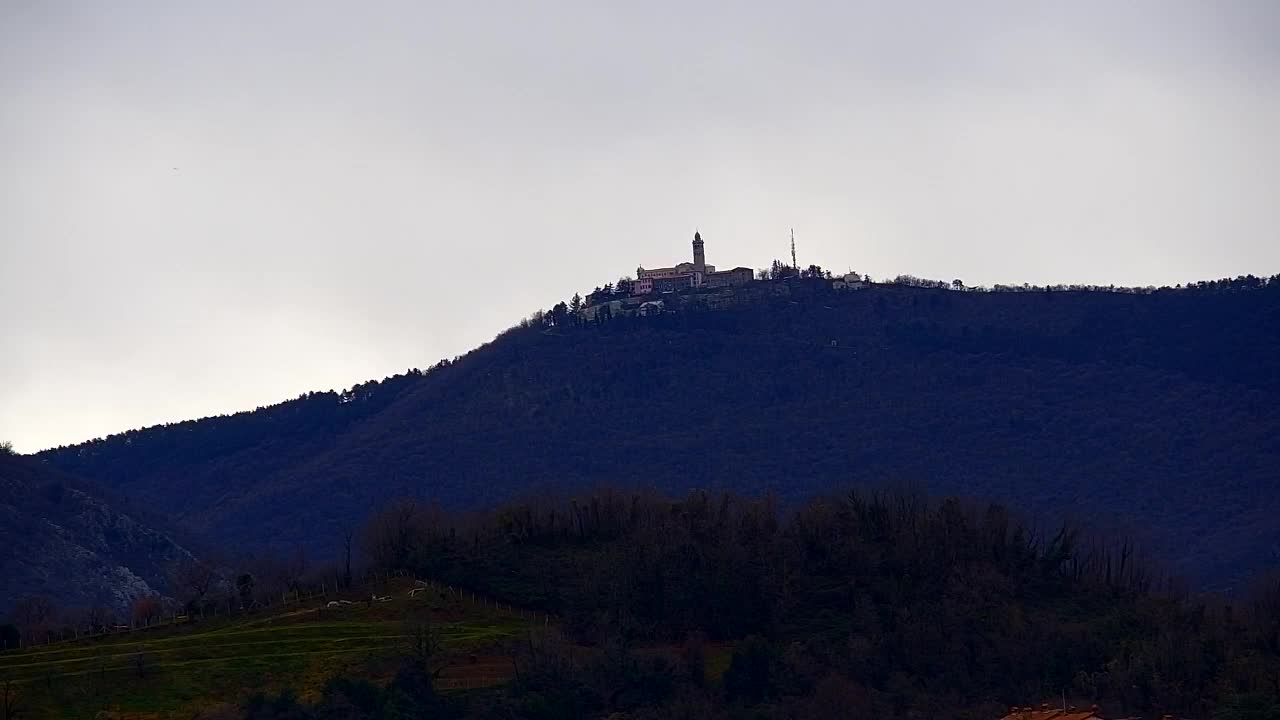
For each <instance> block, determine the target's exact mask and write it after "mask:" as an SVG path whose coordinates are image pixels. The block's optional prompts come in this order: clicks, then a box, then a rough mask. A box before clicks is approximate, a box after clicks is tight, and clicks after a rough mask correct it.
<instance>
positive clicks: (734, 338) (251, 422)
mask: <svg viewBox="0 0 1280 720" xmlns="http://www.w3.org/2000/svg"><path fill="white" fill-rule="evenodd" d="M773 289H776V290H777V292H771V293H770V294H769V297H767V298H764V299H759V300H756V301H753V302H750V303H745V304H739V305H735V306H732V307H726V308H721V309H717V310H703V309H698V308H695V307H693V306H692V305H684V304H681V303H676V302H672V303H669V308H668V310H670V312H667V313H665V314H663V315H661V316H658V317H652V318H615V319H613V320H610V321H608V322H604V323H590V324H583V323H577V322H573V321H571V320H570V319H566V318H564V317H563V316H561V317H559V318H558V320H559V322H558V324H557V325H555V326H551V327H547V326H544V325H542V324H536V325H533V326H529V327H522V328H517V329H513V330H512V331H510V332H508V333H505V334H504V335H502V336H500V337H499V338H498V339H497V340H495V341H494V342H492V343H490V344H488V345H486V346H484V347H482V348H479V349H477V350H476V351H474V352H472V353H470V354H468V355H467V356H465V357H462V358H460V359H458V360H457V361H455V362H452V363H444V364H442V365H441V366H438V367H436V368H433V369H432V370H430V371H428V372H425V373H417V372H411V373H409V374H408V375H403V376H397V377H395V378H391V379H388V380H387V381H384V382H382V383H369V384H366V385H363V386H358V387H356V388H353V389H352V390H351V391H348V392H346V393H322V394H317V395H313V396H308V397H305V398H300V399H298V400H295V401H291V402H288V403H284V404H282V405H278V406H274V407H271V408H264V409H260V410H258V411H255V412H250V413H243V414H240V415H236V416H232V417H222V418H211V419H208V420H202V421H197V422H190V423H180V424H175V425H170V426H164V427H157V428H150V429H146V430H139V431H132V432H128V433H123V434H120V435H116V436H112V437H110V438H107V439H104V440H97V441H93V442H89V443H85V444H83V445H78V446H74V447H67V448H59V449H56V450H52V451H48V452H45V453H42V454H41V455H40V457H41V459H43V460H44V461H45V462H47V463H49V464H51V465H54V466H56V467H59V468H62V469H64V470H67V471H70V472H73V473H76V474H81V475H83V476H85V477H88V478H92V479H94V480H97V481H99V482H101V483H103V484H105V485H108V486H110V487H112V488H113V489H114V490H115V491H116V492H120V493H124V494H127V495H128V496H130V497H134V498H146V502H147V504H148V506H150V507H154V508H156V509H158V510H160V511H164V512H167V513H170V514H171V515H173V516H174V517H175V518H176V519H177V520H178V521H180V522H182V523H184V524H185V525H186V526H188V527H190V528H191V529H193V530H194V531H196V532H199V533H201V534H203V535H205V536H206V537H208V538H211V539H215V540H216V542H217V543H218V544H219V545H221V546H223V547H231V548H235V547H240V548H259V547H262V546H268V545H275V546H277V547H290V546H293V545H303V546H305V547H307V548H309V549H310V550H311V551H312V552H313V553H315V554H318V555H321V556H327V555H335V554H336V553H337V552H338V549H339V545H340V538H341V536H342V534H343V532H344V530H346V529H349V528H351V527H353V526H354V525H355V524H357V523H358V522H359V521H360V519H361V518H363V517H365V516H366V515H367V514H368V512H369V511H370V510H371V509H372V508H373V507H375V506H376V505H379V504H381V503H382V502H383V501H385V499H386V498H388V497H392V496H401V495H405V496H418V497H421V498H424V499H427V500H429V501H433V502H436V503H439V504H440V505H441V506H443V507H445V508H452V509H468V508H485V507H492V506H494V505H495V504H497V503H499V502H501V501H503V500H506V499H509V498H511V497H513V496H522V495H530V494H533V493H545V492H554V493H570V492H573V491H575V490H577V489H581V488H583V487H589V486H594V485H598V484H610V485H615V486H647V487H655V488H658V489H660V490H665V491H672V492H684V491H686V490H688V489H690V488H708V489H716V488H725V489H736V490H741V491H744V492H749V493H752V494H758V493H761V492H772V493H775V494H776V495H777V496H778V497H779V498H780V500H781V501H782V502H784V503H788V502H791V501H797V500H800V499H802V498H805V497H808V496H811V495H813V494H818V493H822V492H825V491H829V490H831V489H833V488H841V489H843V488H848V487H850V486H851V485H881V484H884V483H902V482H906V483H913V484H918V485H919V486H921V487H922V488H923V489H925V490H926V491H928V492H930V493H935V494H955V495H962V496H976V497H983V498H993V499H1000V500H1002V501H1004V502H1006V503H1008V504H1010V505H1012V506H1014V507H1016V508H1017V509H1018V511H1019V512H1020V513H1022V514H1024V515H1026V516H1027V517H1030V518H1032V519H1037V520H1040V521H1043V522H1045V523H1046V524H1052V523H1055V522H1057V521H1059V520H1060V519H1062V518H1063V517H1068V516H1069V517H1074V518H1077V519H1080V520H1082V521H1084V522H1085V523H1086V524H1090V525H1093V526H1095V527H1098V528H1100V529H1104V530H1105V531H1107V532H1111V533H1114V534H1115V535H1116V536H1117V537H1119V536H1121V535H1125V536H1134V537H1136V538H1137V539H1138V541H1139V542H1140V543H1141V544H1142V545H1143V546H1144V547H1146V548H1148V549H1149V550H1150V551H1151V552H1152V553H1153V554H1155V555H1157V556H1158V557H1159V558H1160V559H1162V560H1163V561H1164V562H1165V563H1166V565H1167V566H1169V567H1170V569H1172V570H1173V571H1175V572H1177V573H1180V574H1184V575H1186V576H1188V577H1190V578H1192V579H1194V580H1195V581H1197V582H1199V583H1201V584H1202V585H1204V586H1211V587H1229V586H1233V585H1235V584H1238V583H1239V581H1240V580H1241V579H1242V578H1244V577H1245V576H1247V575H1249V574H1251V573H1253V572H1254V571H1256V570H1259V569H1261V568H1265V567H1268V566H1270V565H1274V564H1275V563H1276V562H1277V558H1278V557H1280V524H1278V523H1276V522H1275V517H1277V516H1280V493H1278V492H1276V486H1277V480H1278V479H1280V478H1278V473H1280V470H1278V468H1280V447H1278V445H1280V444H1277V443H1276V442H1275V438H1276V437H1278V436H1280V432H1278V431H1280V402H1277V401H1278V400H1280V283H1276V282H1272V283H1270V284H1267V285H1265V286H1257V285H1249V286H1247V287H1241V288H1232V287H1229V286H1228V287H1224V288H1222V289H1214V290H1176V291H1175V290H1170V291H1160V292H1156V293H1152V294H1122V293H1108V292H1022V293H979V292H955V291H948V290H941V289H924V288H917V287H904V286H896V285H876V286H872V287H871V288H869V289H867V290H862V291H856V292H844V293H840V292H836V291H832V290H830V289H829V287H828V286H827V285H826V284H825V283H822V282H820V281H806V280H800V279H795V280H791V281H787V282H778V283H776V284H775V286H774V288H773Z"/></svg>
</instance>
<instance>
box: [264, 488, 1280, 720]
mask: <svg viewBox="0 0 1280 720" xmlns="http://www.w3.org/2000/svg"><path fill="white" fill-rule="evenodd" d="M362 546H363V547H364V548H365V550H366V551H367V553H368V556H369V558H370V560H371V561H372V562H373V563H374V564H375V566H377V567H382V568H385V569H402V570H409V571H412V572H414V573H416V574H418V575H420V576H424V577H430V578H433V579H435V580H438V581H440V582H444V583H448V584H451V585H454V586H461V587H465V588H470V589H471V590H472V591H475V592H479V593H480V594H481V595H482V596H489V597H493V598H496V599H498V600H499V601H500V602H505V603H511V604H513V605H517V606H522V607H526V608H530V609H537V610H540V611H545V612H547V613H550V614H551V615H552V616H554V617H558V618H559V619H560V621H559V623H557V624H558V625H559V628H560V630H561V633H560V634H557V633H556V632H551V631H545V630H543V631H539V632H537V633H532V632H531V633H530V634H529V635H528V636H527V637H522V638H520V639H518V640H515V641H513V642H512V643H511V644H510V645H509V646H508V651H509V652H510V654H511V657H512V658H513V664H514V667H515V673H514V675H513V677H512V679H511V681H510V683H509V684H508V685H507V686H505V687H504V688H502V689H500V690H496V691H493V692H490V693H487V694H483V695H482V696H480V697H475V696H461V697H452V699H450V700H448V701H447V702H446V701H444V700H437V699H435V695H434V693H433V692H432V691H431V678H430V673H429V672H428V673H425V674H424V673H423V672H422V668H423V667H426V666H428V665H429V664H430V659H429V658H426V657H422V658H419V659H418V660H417V661H413V662H409V663H408V664H406V665H405V666H404V668H403V669H402V670H401V673H400V674H398V675H396V676H395V678H394V679H393V680H392V681H391V682H390V683H389V684H385V685H384V686H374V685H370V684H368V683H362V682H360V681H358V680H352V679H339V680H335V681H333V682H332V683H330V685H328V686H327V687H326V688H325V690H324V692H323V693H322V695H321V697H319V698H318V699H314V700H313V701H312V702H311V703H310V704H308V703H301V704H295V703H294V702H293V701H292V700H291V699H290V698H289V697H287V696H286V697H283V698H280V697H275V698H256V699H253V700H252V701H250V702H249V704H248V705H246V706H245V709H244V713H245V714H244V717H250V718H273V717H297V718H303V717H318V718H330V717H332V718H338V717H341V718H348V717H351V718H355V717H387V718H391V717H493V718H578V717H581V718H591V717H600V718H603V717H613V718H667V717H686V718H716V717H726V718H727V717H752V718H879V717H902V718H933V717H949V718H974V719H975V720H976V719H984V720H989V719H991V718H996V717H1000V716H1002V715H1003V714H1004V713H1005V712H1006V711H1007V708H1008V707H1009V706H1010V705H1011V704H1029V703H1033V702H1034V703H1037V704H1038V703H1039V702H1040V701H1041V700H1043V699H1054V700H1055V701H1057V700H1058V699H1060V698H1065V700H1066V702H1069V703H1072V704H1077V705H1080V706H1083V707H1088V706H1089V705H1091V704H1098V705H1100V706H1101V708H1102V710H1103V712H1104V713H1106V714H1107V715H1106V716H1108V717H1124V716H1131V715H1136V716H1143V717H1157V716H1159V715H1161V714H1164V713H1173V714H1176V715H1178V716H1182V717H1209V716H1211V715H1212V716H1215V717H1221V718H1233V717H1259V718H1261V717H1266V718H1273V717H1275V713H1276V712H1280V705H1278V704H1277V700H1276V699H1277V698H1280V583H1277V582H1274V581H1273V582H1272V583H1270V584H1269V585H1268V584H1262V585H1260V586H1259V587H1258V588H1257V589H1256V591H1255V593H1254V594H1253V595H1251V596H1250V597H1249V599H1247V600H1237V601H1234V602H1232V603H1230V604H1228V603H1225V602H1221V601H1218V600H1214V599H1208V598H1198V597H1195V596H1192V595H1188V594H1185V593H1183V592H1181V591H1180V590H1179V589H1178V588H1177V586H1176V584H1175V583H1172V582H1170V581H1168V580H1167V579H1162V578H1160V577H1158V576H1157V575H1155V574H1154V573H1153V572H1152V571H1151V570H1149V569H1148V568H1146V567H1144V566H1143V565H1142V564H1140V563H1138V562H1136V561H1135V560H1134V557H1133V554H1132V551H1131V549H1130V548H1129V547H1128V546H1127V545H1126V544H1124V543H1122V542H1112V541H1109V540H1108V539H1106V538H1093V539H1086V538H1084V537H1082V535H1081V534H1080V533H1079V531H1077V530H1075V529H1073V528H1072V527H1070V526H1060V527H1057V528H1049V529H1046V530H1037V529H1033V528H1031V527H1028V526H1025V525H1023V524H1021V523H1019V522H1018V521H1017V520H1015V519H1014V518H1012V517H1011V516H1010V514H1009V513H1008V512H1007V511H1006V510H1004V509H1003V508H1001V507H1000V506H997V505H988V506H968V505H966V504H964V503H962V502H959V501H956V500H945V501H942V502H935V503H930V502H927V501H926V500H924V499H923V498H921V497H920V496H918V495H915V494H912V493H908V492H886V493H875V494H863V493H851V494H849V495H844V496H836V497H829V498H824V499H820V500H816V501H814V502H812V503H809V504H807V505H805V506H804V507H802V508H799V509H798V510H796V511H795V512H794V513H788V514H783V513H781V512H780V511H779V510H778V507H777V505H776V503H774V502H773V501H771V500H769V499H743V498H739V497H734V496H730V495H714V496H713V495H708V494H706V493H701V492H697V493H693V494H691V495H690V496H688V497H687V498H685V499H683V500H679V501H670V500H666V499H663V498H660V497H657V496H652V495H644V494H629V493H615V492H602V493H599V494H596V495H594V496H592V497H590V498H588V499H584V500H581V501H575V502H569V503H566V504H554V503H535V504H516V505H510V506H507V507H505V508H503V509H502V510H500V511H497V512H495V513H491V514H487V515H484V516H481V517H473V518H469V519H466V520H463V519H458V518H448V517H444V516H442V515H440V514H438V513H436V512H433V511H430V510H429V509H427V508H425V507H423V506H421V505H419V504H415V503H413V502H408V501H406V502H400V503H396V504H394V505H392V506H391V507H389V508H386V509H385V510H383V511H382V512H380V513H378V514H377V515H376V516H375V517H374V518H373V520H372V521H371V522H370V523H369V524H368V526H367V527H366V528H365V529H364V531H363V534H362ZM726 643H727V644H728V645H729V646H730V647H732V651H731V654H730V656H729V659H728V662H727V667H726V666H722V667H720V668H718V669H713V668H710V667H709V666H708V665H709V664H708V661H707V655H706V648H707V647H716V646H721V645H723V644H726ZM653 648H669V649H670V651H669V652H667V653H665V654H664V653H656V654H655V653H654V652H646V649H653ZM1250 708H1252V709H1250ZM1249 713H1254V714H1249ZM1257 713H1261V714H1257ZM1267 713H1271V714H1267Z"/></svg>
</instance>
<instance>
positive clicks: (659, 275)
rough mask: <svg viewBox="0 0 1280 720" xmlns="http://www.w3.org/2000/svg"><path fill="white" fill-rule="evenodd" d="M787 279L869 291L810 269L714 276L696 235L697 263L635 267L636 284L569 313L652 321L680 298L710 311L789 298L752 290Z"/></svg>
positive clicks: (853, 279) (591, 298)
mask: <svg viewBox="0 0 1280 720" xmlns="http://www.w3.org/2000/svg"><path fill="white" fill-rule="evenodd" d="M787 277H809V278H815V279H819V278H820V279H823V280H826V281H828V282H830V283H831V285H832V287H833V288H834V289H837V290H858V289H861V288H863V287H865V286H866V284H865V282H864V281H863V279H862V277H861V276H859V275H858V274H857V273H849V274H847V275H844V276H841V277H832V275H831V273H830V272H825V273H824V272H823V271H822V269H821V268H819V267H817V266H816V265H815V266H810V267H809V268H807V269H805V270H796V268H794V267H791V266H788V265H784V264H782V263H779V262H777V261H775V262H774V264H773V267H772V269H769V270H761V271H759V273H756V272H755V271H753V270H752V269H751V268H749V267H743V266H738V267H735V268H733V269H731V270H716V266H715V265H709V264H707V256H706V242H705V241H704V240H703V239H702V233H701V232H694V234H693V261H692V262H681V263H677V264H676V265H674V266H672V267H662V268H649V269H646V268H645V267H643V266H641V267H637V268H636V276H635V278H634V279H632V278H629V277H624V278H622V279H621V280H619V281H618V282H617V283H616V284H607V285H605V286H604V287H603V288H596V289H595V290H594V291H593V292H591V293H590V294H588V295H587V297H586V298H585V300H583V299H579V298H575V303H574V304H575V305H576V307H571V308H570V309H571V310H572V311H573V312H576V313H577V314H578V315H579V316H580V317H582V318H583V319H584V320H588V321H591V320H597V319H600V318H602V317H618V316H626V315H641V316H647V315H653V314H658V313H662V312H664V311H665V310H666V309H667V305H668V304H670V303H671V302H672V301H673V300H674V299H675V297H676V296H679V298H680V300H681V301H682V302H688V303H692V304H696V305H703V306H707V307H713V308H714V307H719V306H723V305H726V304H732V303H735V302H738V301H741V300H743V299H745V298H747V297H752V296H755V295H757V294H761V293H763V294H769V293H773V292H785V291H786V290H785V287H778V286H775V287H774V288H772V289H769V290H764V289H763V288H759V289H757V288H753V287H752V286H753V285H760V284H763V282H762V281H766V280H781V279H785V278H787Z"/></svg>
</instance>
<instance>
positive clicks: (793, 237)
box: [791, 228, 800, 272]
mask: <svg viewBox="0 0 1280 720" xmlns="http://www.w3.org/2000/svg"><path fill="white" fill-rule="evenodd" d="M791 267H793V268H795V269H796V272H799V271H800V263H798V262H796V229H795V228H791Z"/></svg>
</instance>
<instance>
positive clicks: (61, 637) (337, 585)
mask: <svg viewBox="0 0 1280 720" xmlns="http://www.w3.org/2000/svg"><path fill="white" fill-rule="evenodd" d="M407 577H411V573H408V572H405V571H402V570H372V571H370V572H368V573H367V574H365V575H364V576H363V577H362V578H361V580H360V581H359V582H354V581H353V582H351V583H344V582H341V581H338V580H334V581H327V580H322V581H320V582H319V583H309V584H307V585H305V586H304V585H298V586H296V587H295V588H294V589H292V590H285V591H282V592H281V593H280V595H279V597H276V596H275V595H274V594H272V595H268V596H264V597H261V598H253V599H252V600H246V599H245V598H241V597H237V596H232V595H229V596H226V597H223V598H219V599H217V600H214V601H210V602H208V603H203V604H202V605H200V606H199V607H198V608H197V609H195V611H193V612H178V611H170V612H169V613H167V614H158V615H154V616H151V617H149V618H137V619H134V620H133V621H132V622H130V623H128V624H124V623H113V624H99V625H95V626H92V627H81V626H67V627H63V628H59V629H50V630H47V631H45V632H44V637H43V640H44V642H40V639H41V638H40V637H39V636H38V635H37V636H36V638H35V639H34V640H32V639H27V638H26V637H24V636H22V635H20V636H19V639H18V643H17V644H16V645H14V644H8V643H7V642H6V641H4V640H2V639H0V653H3V652H14V651H19V650H24V649H29V648H34V647H51V646H56V645H65V644H69V643H74V642H77V641H79V640H85V639H92V638H101V637H107V636H112V635H128V634H131V633H139V632H155V631H159V630H163V629H166V628H174V627H177V626H182V625H190V624H195V623H201V622H205V621H207V620H214V619H218V618H227V619H231V618H235V617H244V618H249V617H255V616H260V615H266V614H269V613H270V612H271V611H272V610H281V609H287V608H289V607H291V606H293V607H302V606H306V605H310V604H312V603H314V602H316V601H319V602H320V604H319V605H317V608H325V607H331V606H337V607H342V606H352V605H359V604H367V605H368V606H372V605H373V604H374V603H378V602H388V601H390V600H391V599H392V596H390V595H379V594H378V592H377V588H379V587H384V588H385V587H386V585H387V584H388V583H390V582H391V581H392V580H395V579H399V578H407ZM370 590H371V591H372V592H370V595H369V597H368V598H367V599H352V597H353V596H354V594H355V593H356V592H357V591H370ZM430 594H434V595H435V596H436V597H438V598H439V599H441V600H442V601H445V602H452V603H456V604H457V605H458V606H459V607H464V606H471V607H475V608H479V609H483V610H487V611H490V612H493V613H495V614H498V615H505V616H507V617H511V618H515V619H520V620H524V621H527V622H530V623H534V624H538V623H540V624H542V625H543V626H549V625H550V624H551V623H552V622H554V621H555V618H554V617H552V616H551V615H550V614H548V613H545V612H539V611H535V610H530V609H527V608H521V607H517V606H514V605H512V604H510V603H503V602H500V601H498V600H496V599H494V598H490V597H488V596H485V595H480V594H477V593H476V592H474V591H471V590H467V589H465V588H461V587H456V586H454V585H450V584H448V583H441V582H438V581H434V580H422V579H418V578H414V586H413V588H411V589H410V591H409V596H410V597H411V598H414V597H421V596H426V597H430ZM6 645H7V646H6Z"/></svg>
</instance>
